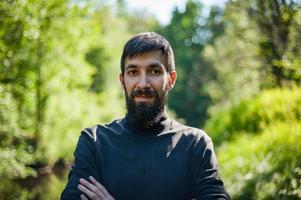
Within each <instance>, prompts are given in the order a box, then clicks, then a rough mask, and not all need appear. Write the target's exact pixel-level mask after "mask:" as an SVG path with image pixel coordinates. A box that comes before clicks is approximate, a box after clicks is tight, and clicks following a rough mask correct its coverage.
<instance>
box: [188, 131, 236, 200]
mask: <svg viewBox="0 0 301 200" xmlns="http://www.w3.org/2000/svg"><path fill="white" fill-rule="evenodd" d="M195 152H196V153H195V156H196V160H198V165H197V166H198V169H197V170H196V172H195V179H194V183H193V188H192V198H195V199H198V200H230V199H231V198H230V196H229V194H228V193H227V192H226V190H225V188H224V185H223V182H222V180H221V179H220V178H219V175H218V167H217V159H216V156H215V153H214V149H213V143H212V141H211V139H210V137H209V136H207V135H206V134H205V135H204V136H203V137H201V139H200V141H199V142H198V144H197V146H196V149H195Z"/></svg>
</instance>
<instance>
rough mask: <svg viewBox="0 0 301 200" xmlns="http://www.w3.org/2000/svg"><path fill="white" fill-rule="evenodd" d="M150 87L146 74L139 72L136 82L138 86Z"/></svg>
mask: <svg viewBox="0 0 301 200" xmlns="http://www.w3.org/2000/svg"><path fill="white" fill-rule="evenodd" d="M147 87H150V83H149V79H148V77H147V75H146V74H141V76H140V78H139V82H138V88H147Z"/></svg>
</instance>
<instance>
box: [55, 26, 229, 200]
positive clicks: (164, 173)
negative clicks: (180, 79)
mask: <svg viewBox="0 0 301 200" xmlns="http://www.w3.org/2000/svg"><path fill="white" fill-rule="evenodd" d="M119 79H120V82H121V85H122V87H123V89H124V93H125V99H126V106H127V114H126V115H125V117H124V118H122V119H118V120H115V121H113V122H111V123H109V124H105V125H96V126H94V127H92V128H87V129H85V130H83V131H82V132H81V135H80V137H79V141H78V144H77V147H76V150H75V153H74V157H75V160H74V165H73V167H72V169H71V171H70V173H69V177H68V183H67V185H66V188H65V190H64V191H63V193H62V195H61V199H66V200H70V199H82V200H87V199H108V200H112V199H117V200H133V199H139V200H141V199H149V200H155V199H164V200H167V199H170V200H186V199H204V200H210V199H212V200H213V199H214V200H215V199H230V197H229V195H228V193H227V192H226V191H225V189H224V186H223V182H222V181H221V179H220V178H219V176H218V168H217V161H216V157H215V154H214V150H213V144H212V141H211V139H210V137H209V136H208V135H207V134H206V133H205V132H204V131H202V130H200V129H197V128H193V127H189V126H185V125H182V124H180V123H179V122H177V121H175V120H173V119H171V118H169V117H168V116H167V113H166V102H167V96H168V92H169V91H170V90H171V89H172V88H173V86H174V85H175V82H176V79H177V73H176V70H175V62H174V56H173V51H172V48H171V46H170V44H169V42H168V41H167V40H166V39H165V38H164V37H163V36H161V35H159V34H157V33H154V32H145V33H140V34H138V35H136V36H134V37H133V38H131V39H130V40H129V41H128V42H127V43H126V44H125V47H124V49H123V54H122V57H121V73H120V75H119ZM179 98H181V97H179ZM191 106H193V105H191Z"/></svg>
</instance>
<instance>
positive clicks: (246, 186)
mask: <svg viewBox="0 0 301 200" xmlns="http://www.w3.org/2000/svg"><path fill="white" fill-rule="evenodd" d="M300 138H301V123H300V122H299V123H291V124H288V123H283V122H282V123H276V124H273V125H271V126H269V127H266V128H265V129H264V130H263V132H262V134H259V135H255V136H254V135H245V134H242V135H241V136H240V137H237V139H235V140H234V141H232V142H230V143H226V144H224V145H222V146H221V147H220V148H219V149H218V151H217V154H218V158H219V164H220V171H221V176H222V177H223V180H224V182H225V185H226V187H227V189H228V190H229V192H230V194H232V196H233V199H256V200H257V199H300V198H301V143H300V141H299V140H300Z"/></svg>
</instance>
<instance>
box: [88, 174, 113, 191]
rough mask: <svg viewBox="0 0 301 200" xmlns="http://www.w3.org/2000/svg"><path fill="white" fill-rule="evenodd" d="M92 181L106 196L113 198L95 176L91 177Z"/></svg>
mask: <svg viewBox="0 0 301 200" xmlns="http://www.w3.org/2000/svg"><path fill="white" fill-rule="evenodd" d="M89 179H90V181H91V182H92V183H93V184H94V185H95V186H96V187H97V188H98V189H99V190H101V192H102V193H103V194H104V195H106V196H111V195H110V194H109V192H108V191H107V190H106V188H105V187H104V186H103V185H101V184H100V183H99V182H98V181H97V180H96V179H95V178H94V177H93V176H89Z"/></svg>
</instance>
